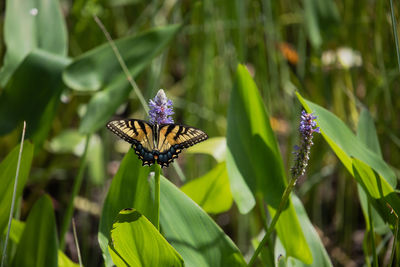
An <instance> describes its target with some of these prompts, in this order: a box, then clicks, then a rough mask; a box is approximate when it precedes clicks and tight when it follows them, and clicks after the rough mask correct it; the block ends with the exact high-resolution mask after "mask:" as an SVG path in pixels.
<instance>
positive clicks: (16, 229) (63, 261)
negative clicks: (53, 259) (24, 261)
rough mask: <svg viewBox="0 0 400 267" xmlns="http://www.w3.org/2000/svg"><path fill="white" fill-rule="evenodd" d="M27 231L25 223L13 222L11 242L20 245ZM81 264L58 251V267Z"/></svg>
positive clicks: (70, 266)
mask: <svg viewBox="0 0 400 267" xmlns="http://www.w3.org/2000/svg"><path fill="white" fill-rule="evenodd" d="M24 229H25V223H24V222H21V221H18V220H15V219H13V220H12V223H11V229H10V240H11V241H13V242H14V243H15V244H18V243H19V240H20V239H21V236H22V233H23V232H24ZM6 232H7V229H5V230H4V235H5V234H6ZM77 266H79V264H77V263H75V262H73V261H71V259H70V258H68V257H67V256H66V255H65V254H64V252H62V251H61V250H58V267H77Z"/></svg>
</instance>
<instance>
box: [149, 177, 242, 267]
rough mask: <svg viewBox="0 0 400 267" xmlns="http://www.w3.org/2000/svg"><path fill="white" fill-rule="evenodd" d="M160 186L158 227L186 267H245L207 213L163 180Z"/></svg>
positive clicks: (162, 178) (163, 178) (234, 249)
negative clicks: (159, 225)
mask: <svg viewBox="0 0 400 267" xmlns="http://www.w3.org/2000/svg"><path fill="white" fill-rule="evenodd" d="M153 182H154V178H153V179H152V182H151V183H150V185H151V186H152V189H153V190H154V187H153ZM160 187H161V188H160V191H161V194H160V224H161V228H162V230H163V232H164V236H165V238H166V239H167V240H168V241H169V242H170V243H171V245H172V246H173V247H174V248H175V249H176V250H177V251H178V252H179V254H180V255H181V256H182V258H183V260H184V261H185V266H187V267H190V266H213V267H218V266H229V267H232V266H246V263H245V261H244V259H243V256H242V255H241V253H240V251H239V249H238V248H237V247H236V245H235V244H234V243H233V242H232V240H231V239H230V238H229V237H228V236H227V235H225V233H224V232H223V231H222V229H221V228H220V227H219V226H218V225H217V224H216V223H215V222H214V221H213V220H212V219H211V218H210V217H209V216H208V215H207V213H205V212H204V211H203V210H202V209H201V208H200V207H199V206H198V205H197V204H196V203H194V202H193V201H192V200H191V199H190V198H189V197H188V196H186V195H185V194H184V193H183V192H182V191H180V190H179V189H178V188H177V187H176V186H175V185H173V184H172V183H171V182H169V181H168V180H167V179H166V178H165V177H161V186H160Z"/></svg>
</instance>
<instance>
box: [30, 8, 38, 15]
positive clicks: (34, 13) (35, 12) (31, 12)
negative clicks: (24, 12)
mask: <svg viewBox="0 0 400 267" xmlns="http://www.w3.org/2000/svg"><path fill="white" fill-rule="evenodd" d="M38 13H39V10H38V9H37V8H36V7H35V8H32V9H31V10H29V14H31V15H32V16H36V15H37V14H38Z"/></svg>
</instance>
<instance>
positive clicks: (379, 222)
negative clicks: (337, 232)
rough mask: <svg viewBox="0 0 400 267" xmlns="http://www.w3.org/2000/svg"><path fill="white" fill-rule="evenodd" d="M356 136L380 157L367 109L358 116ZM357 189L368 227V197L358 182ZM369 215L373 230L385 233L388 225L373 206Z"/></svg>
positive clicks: (372, 123)
mask: <svg viewBox="0 0 400 267" xmlns="http://www.w3.org/2000/svg"><path fill="white" fill-rule="evenodd" d="M357 137H358V138H359V139H360V140H361V142H363V143H364V145H366V146H367V147H369V148H370V149H371V150H372V151H374V152H375V153H376V154H377V155H379V156H380V158H382V152H381V148H380V145H379V140H378V135H377V133H376V129H375V125H374V120H373V118H372V117H371V114H370V113H369V112H368V110H367V109H364V108H363V109H362V110H361V114H360V118H359V121H358V128H357ZM357 189H358V196H359V199H360V204H361V208H362V211H363V214H364V218H365V220H366V222H367V227H368V228H369V224H370V222H369V216H368V198H367V195H366V193H365V192H364V189H363V188H362V186H361V185H360V184H359V183H358V184H357ZM371 215H372V218H373V223H374V230H375V232H377V233H380V234H385V233H387V232H388V231H389V230H390V229H389V227H388V225H387V224H385V222H384V221H383V219H382V218H381V217H380V216H379V213H378V212H377V211H376V209H375V208H374V207H373V206H372V207H371Z"/></svg>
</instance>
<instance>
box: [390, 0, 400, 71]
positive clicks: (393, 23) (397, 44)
mask: <svg viewBox="0 0 400 267" xmlns="http://www.w3.org/2000/svg"><path fill="white" fill-rule="evenodd" d="M390 11H391V13H390V14H391V16H392V28H393V36H394V41H395V44H396V54H397V64H398V66H399V71H400V51H399V38H398V37H397V26H396V18H395V17H394V13H393V0H390Z"/></svg>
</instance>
